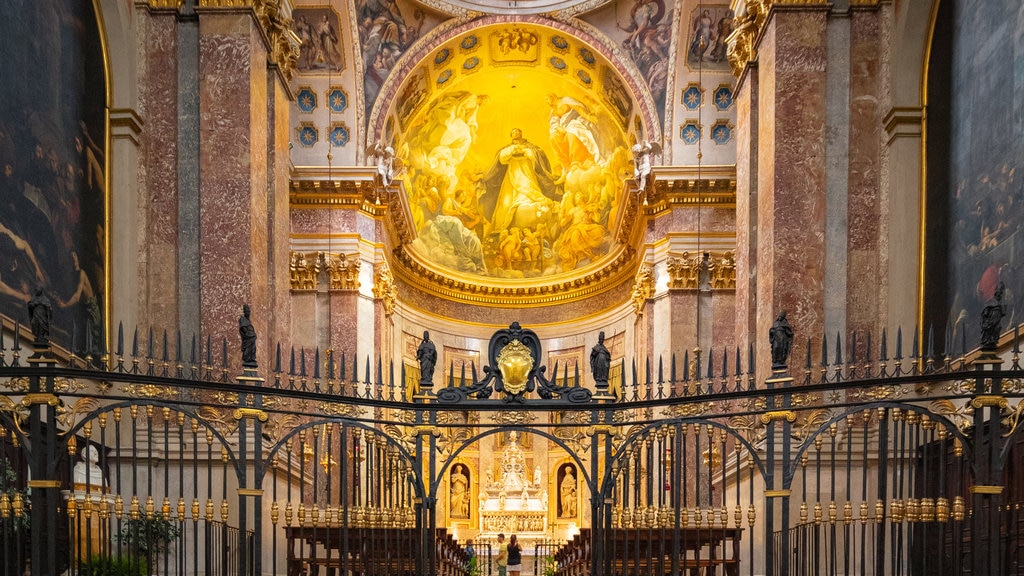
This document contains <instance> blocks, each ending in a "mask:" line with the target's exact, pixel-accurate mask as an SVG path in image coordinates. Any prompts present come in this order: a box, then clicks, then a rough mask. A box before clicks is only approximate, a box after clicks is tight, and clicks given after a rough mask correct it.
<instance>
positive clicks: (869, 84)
mask: <svg viewBox="0 0 1024 576" xmlns="http://www.w3.org/2000/svg"><path fill="white" fill-rule="evenodd" d="M880 26H881V24H880V14H879V12H878V11H877V10H856V11H853V12H852V14H851V18H850V62H851V63H856V65H855V66H854V65H852V64H851V66H850V73H849V79H850V114H849V126H850V144H849V176H848V177H847V185H848V198H847V206H848V218H847V220H848V224H849V232H848V243H849V246H848V249H847V253H848V254H849V257H848V263H847V286H846V295H847V296H846V298H847V309H846V318H847V330H849V331H853V330H856V331H858V332H861V333H864V332H874V333H878V328H879V321H880V320H881V318H882V313H881V310H883V309H884V307H885V306H886V303H885V299H884V291H883V290H882V289H881V286H885V285H886V284H884V283H881V282H879V276H880V274H881V273H882V263H881V261H880V254H881V253H882V252H884V251H885V250H884V246H883V245H882V244H883V243H884V242H885V240H884V238H885V236H884V235H883V228H882V223H881V222H882V213H881V196H880V194H879V189H880V183H881V175H880V172H879V166H880V162H879V160H880V155H881V138H882V134H881V132H882V115H881V110H880V94H879V72H880V70H879V69H880V66H881V58H882V57H881V51H880V50H879V49H878V39H879V37H880Z"/></svg>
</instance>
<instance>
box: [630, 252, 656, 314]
mask: <svg viewBox="0 0 1024 576" xmlns="http://www.w3.org/2000/svg"><path fill="white" fill-rule="evenodd" d="M652 297H654V267H652V266H651V265H650V264H641V265H640V269H639V270H637V271H636V277H635V278H634V279H633V297H632V300H633V312H635V313H636V315H637V316H643V314H644V304H645V303H646V302H647V300H648V299H650V298H652Z"/></svg>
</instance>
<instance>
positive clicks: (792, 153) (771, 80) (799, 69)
mask: <svg viewBox="0 0 1024 576" xmlns="http://www.w3.org/2000/svg"><path fill="white" fill-rule="evenodd" d="M828 10H829V6H828V5H827V4H820V5H819V4H815V5H800V6H791V7H789V6H787V7H785V8H780V7H779V6H776V7H774V8H772V10H771V12H770V14H769V17H768V19H767V21H766V23H765V26H764V30H763V32H762V37H761V41H760V43H759V45H758V96H757V100H758V108H759V109H760V110H764V111H770V112H771V113H770V114H768V113H766V114H759V115H758V126H757V130H758V138H757V147H758V149H757V188H758V198H757V200H758V202H757V234H758V239H757V312H756V317H757V329H756V330H755V335H761V334H765V335H766V334H768V330H769V328H770V327H771V325H772V322H773V321H774V319H775V316H776V315H777V314H778V313H779V312H780V311H782V310H785V311H787V313H788V318H789V321H790V323H791V325H792V326H793V329H794V331H795V334H796V342H797V343H802V342H805V341H806V339H807V338H814V339H817V338H820V336H821V334H822V330H823V329H824V305H825V298H824V278H825V206H826V155H825V102H826V84H827V82H826V68H827V66H826V60H827V49H826V46H827V38H826V26H827V15H828ZM755 348H756V350H757V351H758V354H757V357H758V367H759V370H758V373H759V374H761V375H767V374H768V369H769V363H770V360H771V359H770V354H769V353H768V350H767V343H766V342H764V341H763V339H761V338H758V339H757V341H756V342H755ZM801 348H802V346H801V345H796V346H794V350H795V351H796V353H795V354H794V356H795V357H791V358H790V365H791V366H792V365H794V364H795V363H798V362H802V361H803V359H802V358H801V356H802V354H800V350H801Z"/></svg>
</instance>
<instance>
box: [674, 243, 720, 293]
mask: <svg viewBox="0 0 1024 576" xmlns="http://www.w3.org/2000/svg"><path fill="white" fill-rule="evenodd" d="M707 254H708V285H709V287H710V288H711V289H712V290H735V289H736V254H735V253H734V252H732V251H728V252H707ZM702 260H703V255H702V254H695V253H690V252H683V253H682V254H681V255H679V256H669V258H668V260H667V261H666V262H665V270H666V272H668V287H669V289H673V290H678V289H682V290H697V289H698V288H700V272H701V264H702Z"/></svg>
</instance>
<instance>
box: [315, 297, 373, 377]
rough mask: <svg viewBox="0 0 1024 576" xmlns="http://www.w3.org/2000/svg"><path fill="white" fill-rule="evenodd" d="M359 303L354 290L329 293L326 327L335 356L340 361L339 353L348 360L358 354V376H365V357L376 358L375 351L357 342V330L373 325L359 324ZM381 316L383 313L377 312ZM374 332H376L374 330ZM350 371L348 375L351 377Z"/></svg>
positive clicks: (369, 328)
mask: <svg viewBox="0 0 1024 576" xmlns="http://www.w3.org/2000/svg"><path fill="white" fill-rule="evenodd" d="M358 305H359V294H357V293H356V292H354V291H338V292H331V293H330V326H329V327H326V328H327V330H328V333H329V335H330V343H331V349H332V350H334V355H335V358H337V359H338V360H339V361H340V358H341V354H342V353H344V354H345V358H347V359H348V361H349V362H351V361H352V358H353V357H354V356H353V355H355V354H358V355H359V377H360V378H362V377H363V376H365V374H364V372H365V370H366V367H365V362H366V357H367V356H370V357H371V358H373V359H374V360H376V358H377V351H376V350H370V349H360V348H359V346H358V345H357V343H358V342H359V332H360V331H361V330H371V329H374V328H375V327H374V326H365V327H364V326H360V325H359V320H358V318H359V315H358V313H357V307H358ZM379 316H380V317H381V318H383V317H384V315H383V314H379ZM375 333H376V332H375ZM350 368H351V366H350ZM351 376H352V375H351V373H350V374H349V377H350V378H351Z"/></svg>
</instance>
